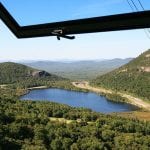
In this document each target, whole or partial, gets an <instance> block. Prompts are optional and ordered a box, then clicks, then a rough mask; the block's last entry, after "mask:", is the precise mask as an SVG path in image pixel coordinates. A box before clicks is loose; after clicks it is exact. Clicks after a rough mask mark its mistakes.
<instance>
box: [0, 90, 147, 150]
mask: <svg viewBox="0 0 150 150" xmlns="http://www.w3.org/2000/svg"><path fill="white" fill-rule="evenodd" d="M18 92H19V91H18V89H7V90H6V89H0V149H2V150H3V149H4V150H10V149H11V150H17V149H18V150H19V149H24V150H46V149H51V150H70V149H71V150H107V149H108V150H109V149H114V150H117V149H118V150H119V149H133V150H135V149H139V150H149V147H150V122H143V121H139V120H137V119H125V118H121V117H115V116H111V115H104V114H100V113H96V112H92V111H91V110H89V109H83V108H72V107H70V106H67V105H62V104H57V103H52V102H46V101H45V102H40V101H38V102H36V101H21V100H19V98H18V96H17V95H19V94H20V92H19V93H18ZM52 117H54V118H65V119H67V120H72V121H71V122H70V123H65V122H61V121H58V120H57V119H56V120H55V121H52V120H51V119H50V118H52Z"/></svg>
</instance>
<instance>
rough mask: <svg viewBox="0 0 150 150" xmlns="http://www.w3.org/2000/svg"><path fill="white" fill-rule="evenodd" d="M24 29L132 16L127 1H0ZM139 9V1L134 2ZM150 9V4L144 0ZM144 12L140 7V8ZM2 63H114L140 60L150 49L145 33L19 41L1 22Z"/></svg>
mask: <svg viewBox="0 0 150 150" xmlns="http://www.w3.org/2000/svg"><path fill="white" fill-rule="evenodd" d="M0 1H1V2H2V3H3V4H4V5H5V6H6V8H7V9H8V10H9V12H10V13H11V14H12V15H13V17H14V18H15V19H16V20H17V21H18V22H19V24H20V25H29V24H38V23H46V22H56V21H63V20H69V19H78V18H84V17H95V16H104V15H110V14H117V13H125V12H131V9H130V7H129V6H128V4H127V1H126V0H101V1H100V0H82V1H81V0H72V1H69V0H61V1H60V0H51V1H50V0H0ZM134 1H135V2H136V4H137V6H138V7H139V4H138V1H137V0H134ZM141 1H142V3H143V5H144V7H145V9H147V10H148V9H150V1H149V0H141ZM139 8H140V7H139ZM0 41H1V44H0V61H1V60H22V59H23V60H33V59H34V60H41V59H44V60H62V59H73V60H81V59H86V60H87V59H112V58H126V57H136V56H138V55H139V54H140V53H142V52H144V51H145V50H147V49H149V48H150V39H148V38H147V36H146V35H145V32H144V30H132V31H117V32H107V33H96V34H84V35H77V36H76V39H75V40H73V41H70V40H66V39H62V40H61V41H57V40H56V38H55V37H44V38H35V39H16V37H15V36H14V35H13V34H12V33H11V32H10V31H9V30H8V28H7V27H6V26H5V25H4V24H3V22H2V21H0Z"/></svg>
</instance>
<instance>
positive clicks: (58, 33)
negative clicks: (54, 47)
mask: <svg viewBox="0 0 150 150" xmlns="http://www.w3.org/2000/svg"><path fill="white" fill-rule="evenodd" d="M51 33H52V34H53V35H55V36H57V40H60V38H65V39H69V40H73V39H75V36H67V35H65V34H63V30H54V31H53V32H51Z"/></svg>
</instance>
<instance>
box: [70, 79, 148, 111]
mask: <svg viewBox="0 0 150 150" xmlns="http://www.w3.org/2000/svg"><path fill="white" fill-rule="evenodd" d="M72 84H73V85H74V86H75V87H78V88H83V89H88V90H89V91H92V92H95V93H99V94H103V93H104V94H106V95H107V94H114V92H113V91H112V90H107V89H104V88H100V87H92V86H90V85H89V82H87V81H81V82H72ZM117 94H118V95H120V96H121V97H123V98H127V99H128V101H126V102H125V103H128V104H131V105H134V106H137V107H138V108H140V109H144V110H146V111H150V104H149V103H146V102H145V101H143V100H141V99H139V98H136V97H133V96H131V95H128V94H125V93H121V92H117Z"/></svg>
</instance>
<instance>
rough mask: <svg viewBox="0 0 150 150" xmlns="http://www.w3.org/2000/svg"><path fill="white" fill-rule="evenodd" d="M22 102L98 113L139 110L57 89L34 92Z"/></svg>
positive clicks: (90, 95)
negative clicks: (63, 106) (62, 106)
mask: <svg viewBox="0 0 150 150" xmlns="http://www.w3.org/2000/svg"><path fill="white" fill-rule="evenodd" d="M21 100H34V101H38V100H40V101H45V100H46V101H50V102H57V103H61V104H67V105H69V106H73V107H84V108H90V109H92V110H93V111H96V112H102V113H111V112H126V111H133V110H137V107H136V106H133V105H130V104H124V103H115V102H111V101H108V100H107V99H106V98H105V97H104V96H100V95H98V94H96V93H92V92H88V93H84V92H75V91H69V90H63V89H57V88H50V89H40V90H32V91H30V92H29V93H28V94H26V95H24V96H22V97H21Z"/></svg>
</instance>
